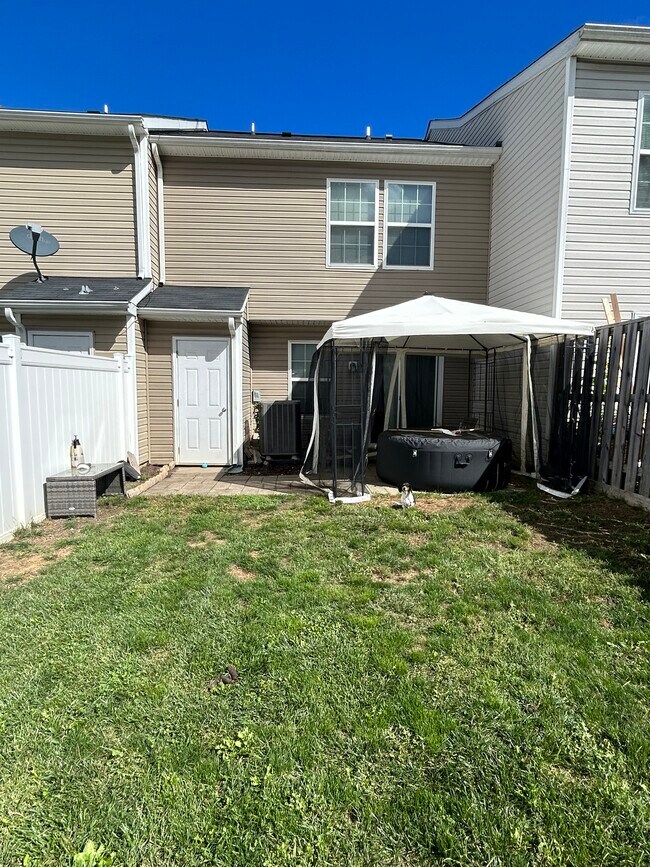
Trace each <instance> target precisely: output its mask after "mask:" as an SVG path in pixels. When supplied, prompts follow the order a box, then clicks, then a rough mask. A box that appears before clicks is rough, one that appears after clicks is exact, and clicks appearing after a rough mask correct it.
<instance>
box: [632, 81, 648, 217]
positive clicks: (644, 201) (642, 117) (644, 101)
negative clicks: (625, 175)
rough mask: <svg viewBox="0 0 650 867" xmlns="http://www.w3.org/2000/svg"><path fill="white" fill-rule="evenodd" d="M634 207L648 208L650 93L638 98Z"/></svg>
mask: <svg viewBox="0 0 650 867" xmlns="http://www.w3.org/2000/svg"><path fill="white" fill-rule="evenodd" d="M637 123H638V124H639V129H638V130H637V153H636V165H635V179H636V189H635V190H634V207H635V208H637V209H639V210H644V211H646V210H650V93H645V94H642V95H641V98H640V99H639V110H638V120H637Z"/></svg>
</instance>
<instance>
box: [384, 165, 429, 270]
mask: <svg viewBox="0 0 650 867" xmlns="http://www.w3.org/2000/svg"><path fill="white" fill-rule="evenodd" d="M435 189H436V187H435V184H413V183H408V182H404V181H386V184H385V187H384V217H385V220H386V228H385V230H384V263H383V264H384V268H399V269H409V270H411V269H416V268H417V269H425V270H431V268H433V238H434V228H433V225H434V213H435V199H436V197H435Z"/></svg>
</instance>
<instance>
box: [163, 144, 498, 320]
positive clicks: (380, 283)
mask: <svg viewBox="0 0 650 867" xmlns="http://www.w3.org/2000/svg"><path fill="white" fill-rule="evenodd" d="M337 177H339V178H340V177H346V178H350V179H368V180H372V179H377V180H379V181H380V208H379V250H380V255H381V249H382V241H383V225H382V220H383V207H382V203H383V195H382V192H381V190H382V188H383V182H384V181H385V180H413V181H423V182H431V181H434V182H435V183H436V184H437V189H436V214H435V218H436V224H435V267H434V270H433V271H395V270H383V269H381V268H379V269H377V270H360V269H355V270H350V269H345V268H327V267H326V237H327V214H326V185H327V179H328V178H337ZM489 210H490V169H489V168H466V167H439V168H431V167H421V168H418V167H413V166H408V167H406V166H377V165H373V166H370V165H359V166H350V165H345V166H343V165H341V164H335V165H327V164H322V163H318V164H304V163H300V162H295V163H290V162H273V161H255V160H216V159H208V158H201V159H198V158H195V159H186V158H176V157H166V158H165V238H166V266H167V280H168V282H169V283H181V284H183V283H185V284H198V285H210V286H215V285H236V286H249V287H250V290H251V294H250V300H249V317H250V319H251V321H256V320H258V321H259V320H264V319H303V320H304V319H328V318H329V319H338V318H343V317H345V316H348V315H350V314H357V313H363V312H367V311H369V310H373V309H378V308H380V307H384V306H387V305H390V304H397V303H399V302H400V301H406V300H408V299H410V298H414V297H418V296H419V295H422V294H423V293H424V292H434V293H438V294H440V295H447V296H450V297H452V298H460V299H464V300H468V301H484V300H485V298H486V290H487V254H488V223H489ZM197 227H200V230H197Z"/></svg>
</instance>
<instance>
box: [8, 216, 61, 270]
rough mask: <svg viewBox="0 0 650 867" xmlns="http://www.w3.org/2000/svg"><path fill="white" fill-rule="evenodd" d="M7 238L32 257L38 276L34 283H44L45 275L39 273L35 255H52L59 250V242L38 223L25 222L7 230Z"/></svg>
mask: <svg viewBox="0 0 650 867" xmlns="http://www.w3.org/2000/svg"><path fill="white" fill-rule="evenodd" d="M9 239H10V241H11V243H12V244H13V245H14V247H18V249H19V250H22V251H23V253H28V254H29V255H30V256H31V257H32V262H33V263H34V268H36V273H37V274H38V278H37V280H36V281H35V282H36V283H44V282H45V281H46V280H47V277H44V276H43V274H42V273H41V269H40V268H39V267H38V262H37V261H36V257H37V256H53V255H54V254H55V253H57V252H58V250H59V242H58V241H57V239H56V238H55V237H54V235H50V233H49V232H46V231H45V230H44V229H43V227H42V226H39V225H38V223H27V225H26V226H16V228H15V229H12V230H11V232H9Z"/></svg>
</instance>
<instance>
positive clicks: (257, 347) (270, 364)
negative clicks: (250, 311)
mask: <svg viewBox="0 0 650 867" xmlns="http://www.w3.org/2000/svg"><path fill="white" fill-rule="evenodd" d="M326 331H327V325H300V324H299V323H296V325H295V326H293V325H261V324H257V323H253V322H251V325H250V340H251V372H252V387H253V389H257V390H259V391H260V392H261V394H262V400H287V398H288V397H289V341H290V340H296V341H304V342H305V343H312V342H315V343H318V342H319V341H320V340H321V338H322V337H323V335H324V334H325V332H326Z"/></svg>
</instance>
